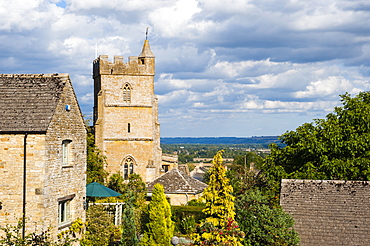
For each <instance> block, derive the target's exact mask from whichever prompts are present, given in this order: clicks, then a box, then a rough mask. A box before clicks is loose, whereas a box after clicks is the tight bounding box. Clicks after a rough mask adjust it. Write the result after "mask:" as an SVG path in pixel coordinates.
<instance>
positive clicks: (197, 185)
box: [147, 168, 207, 205]
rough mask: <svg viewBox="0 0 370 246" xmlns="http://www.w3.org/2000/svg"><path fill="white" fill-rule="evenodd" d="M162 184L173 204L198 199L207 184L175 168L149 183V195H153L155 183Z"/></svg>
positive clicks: (182, 203) (181, 203) (183, 203)
mask: <svg viewBox="0 0 370 246" xmlns="http://www.w3.org/2000/svg"><path fill="white" fill-rule="evenodd" d="M157 183H159V184H161V185H163V187H164V193H165V194H166V197H168V198H169V200H170V203H171V205H185V204H186V203H188V202H189V201H190V200H193V199H198V198H199V197H200V196H201V194H202V192H203V190H204V189H205V188H206V187H207V185H206V184H205V183H203V182H201V181H199V180H196V179H194V178H192V177H190V176H189V175H187V174H186V173H185V172H183V171H181V170H179V169H178V168H173V169H171V170H170V171H168V172H167V173H165V174H163V175H161V176H160V177H158V178H157V179H155V180H154V181H152V182H150V183H149V184H148V185H147V189H148V196H151V195H152V192H153V189H154V185H155V184H157Z"/></svg>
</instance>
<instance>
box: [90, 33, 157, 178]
mask: <svg viewBox="0 0 370 246" xmlns="http://www.w3.org/2000/svg"><path fill="white" fill-rule="evenodd" d="M154 73H155V57H154V55H153V53H152V52H151V50H150V46H149V42H148V40H145V42H144V45H143V49H142V52H141V54H140V55H139V56H137V57H136V56H135V57H134V56H131V57H129V60H128V62H127V63H124V62H123V57H121V56H115V57H114V61H113V63H112V62H109V61H108V56H105V55H101V56H99V57H98V58H97V59H96V60H95V61H94V65H93V78H94V126H95V143H96V145H97V147H98V148H99V149H100V150H101V151H102V152H103V154H104V155H105V156H106V157H107V167H106V170H107V171H108V172H110V173H111V174H113V173H117V172H121V174H123V175H124V174H125V172H126V174H127V172H129V173H128V174H130V173H132V172H134V173H137V174H140V175H141V177H142V178H143V180H144V181H146V182H149V181H152V180H154V178H156V177H158V176H159V174H160V171H161V159H162V150H161V148H160V130H159V123H158V99H157V97H156V96H155V94H154ZM130 165H132V166H130ZM125 168H126V169H125Z"/></svg>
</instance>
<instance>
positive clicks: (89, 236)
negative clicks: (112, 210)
mask: <svg viewBox="0 0 370 246" xmlns="http://www.w3.org/2000/svg"><path fill="white" fill-rule="evenodd" d="M86 222H87V226H86V235H85V237H84V238H83V239H82V240H81V245H82V246H101V245H108V244H109V243H111V242H114V241H116V240H117V239H119V238H120V237H121V235H120V234H121V233H120V231H119V228H118V227H116V226H115V225H114V224H113V216H112V215H110V214H108V213H107V211H105V210H104V207H103V206H100V205H91V206H89V209H88V210H87V212H86Z"/></svg>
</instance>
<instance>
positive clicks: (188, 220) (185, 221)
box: [179, 216, 197, 234]
mask: <svg viewBox="0 0 370 246" xmlns="http://www.w3.org/2000/svg"><path fill="white" fill-rule="evenodd" d="M196 225H197V224H196V222H195V218H194V216H187V217H183V218H182V219H181V221H180V228H179V229H180V232H181V233H182V234H190V233H193V232H194V231H195V228H196Z"/></svg>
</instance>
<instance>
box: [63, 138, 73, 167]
mask: <svg viewBox="0 0 370 246" xmlns="http://www.w3.org/2000/svg"><path fill="white" fill-rule="evenodd" d="M71 150H72V140H71V139H64V140H63V141H62V167H70V166H72V158H71V157H72V153H71Z"/></svg>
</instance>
